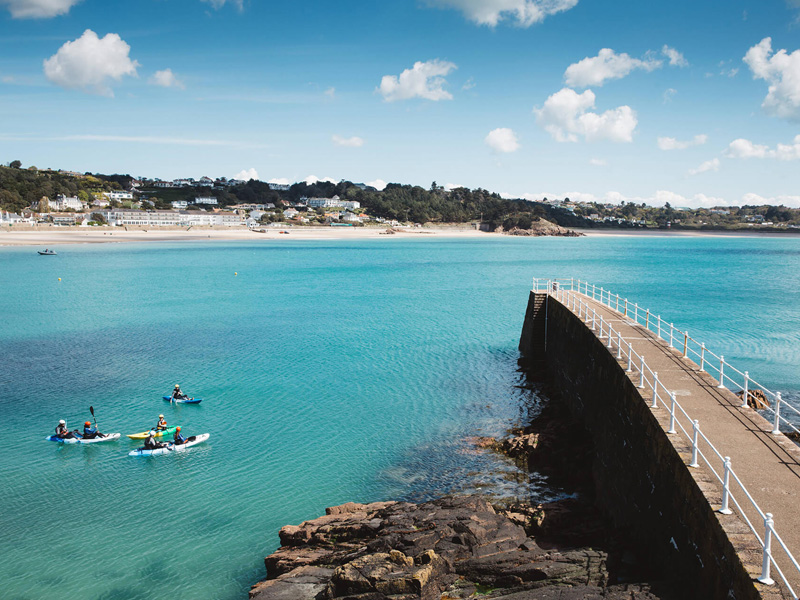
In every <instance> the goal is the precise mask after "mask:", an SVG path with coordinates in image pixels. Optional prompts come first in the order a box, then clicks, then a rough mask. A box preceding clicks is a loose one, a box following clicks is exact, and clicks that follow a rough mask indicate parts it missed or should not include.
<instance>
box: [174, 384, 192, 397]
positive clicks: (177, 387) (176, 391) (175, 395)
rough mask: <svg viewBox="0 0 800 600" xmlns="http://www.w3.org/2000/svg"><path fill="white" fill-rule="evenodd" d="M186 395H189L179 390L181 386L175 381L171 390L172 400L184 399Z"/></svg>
mask: <svg viewBox="0 0 800 600" xmlns="http://www.w3.org/2000/svg"><path fill="white" fill-rule="evenodd" d="M188 397H189V396H187V395H186V394H184V393H183V392H182V391H181V386H180V385H178V384H177V383H176V384H175V389H174V390H172V399H173V400H185V399H186V398H188Z"/></svg>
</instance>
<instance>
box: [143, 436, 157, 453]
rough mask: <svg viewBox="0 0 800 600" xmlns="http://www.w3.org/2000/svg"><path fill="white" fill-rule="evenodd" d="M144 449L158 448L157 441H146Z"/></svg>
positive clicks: (153, 439)
mask: <svg viewBox="0 0 800 600" xmlns="http://www.w3.org/2000/svg"><path fill="white" fill-rule="evenodd" d="M144 447H145V448H147V449H148V450H152V449H153V448H156V447H157V443H156V439H155V438H152V437H149V438H146V439H145V440H144Z"/></svg>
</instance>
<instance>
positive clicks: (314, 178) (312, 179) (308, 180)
mask: <svg viewBox="0 0 800 600" xmlns="http://www.w3.org/2000/svg"><path fill="white" fill-rule="evenodd" d="M303 181H305V182H306V183H307V184H308V185H314V184H315V183H319V182H320V181H327V182H328V183H339V182H338V181H336V180H335V179H333V178H331V177H317V176H316V175H309V176H308V177H306V178H305V179H304V180H303Z"/></svg>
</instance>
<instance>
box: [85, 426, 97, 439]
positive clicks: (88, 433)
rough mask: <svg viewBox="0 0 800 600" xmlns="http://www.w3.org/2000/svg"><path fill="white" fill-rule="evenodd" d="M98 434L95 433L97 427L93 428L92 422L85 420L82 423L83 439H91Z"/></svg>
mask: <svg viewBox="0 0 800 600" xmlns="http://www.w3.org/2000/svg"><path fill="white" fill-rule="evenodd" d="M98 435H99V434H98V433H97V429H93V428H92V423H91V421H86V422H85V423H84V424H83V439H85V440H91V439H93V438H96V437H98Z"/></svg>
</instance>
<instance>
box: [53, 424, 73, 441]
mask: <svg viewBox="0 0 800 600" xmlns="http://www.w3.org/2000/svg"><path fill="white" fill-rule="evenodd" d="M56 437H57V438H58V439H60V440H69V439H72V438H74V437H75V434H74V433H72V432H71V431H70V430H69V429H67V422H66V421H65V420H64V419H61V420H60V421H59V422H58V425H56Z"/></svg>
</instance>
